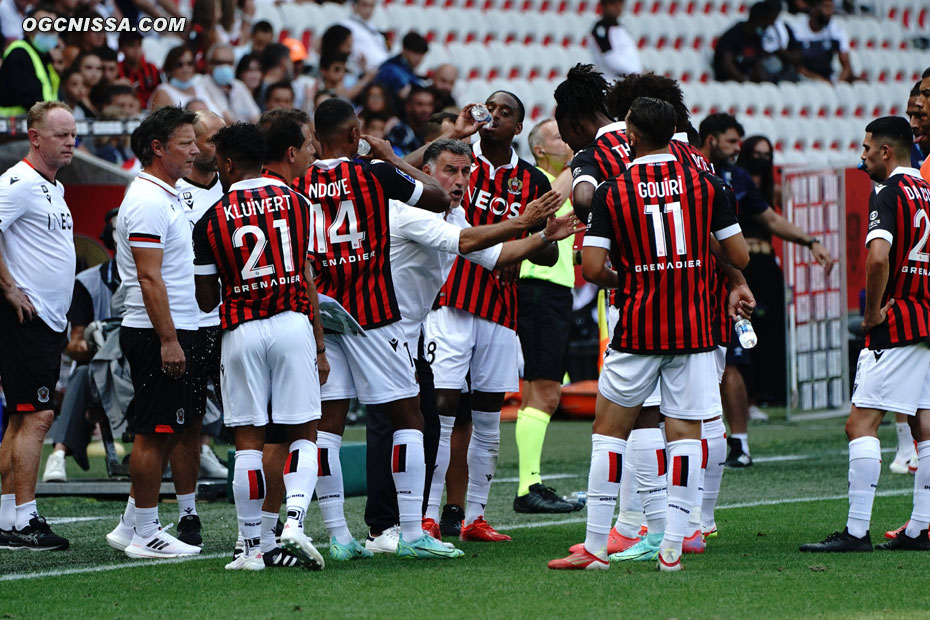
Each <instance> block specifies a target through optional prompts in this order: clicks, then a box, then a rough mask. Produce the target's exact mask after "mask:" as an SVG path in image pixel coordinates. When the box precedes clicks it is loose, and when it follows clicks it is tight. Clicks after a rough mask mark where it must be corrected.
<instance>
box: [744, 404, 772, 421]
mask: <svg viewBox="0 0 930 620" xmlns="http://www.w3.org/2000/svg"><path fill="white" fill-rule="evenodd" d="M749 419H750V420H752V421H753V422H768V421H769V414H767V413H766V412H764V411H762V410H761V409H759V408H758V407H756V406H755V405H752V406H751V407H750V408H749Z"/></svg>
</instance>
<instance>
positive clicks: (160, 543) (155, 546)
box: [125, 528, 200, 560]
mask: <svg viewBox="0 0 930 620" xmlns="http://www.w3.org/2000/svg"><path fill="white" fill-rule="evenodd" d="M125 553H126V555H128V556H129V557H131V558H146V559H154V560H160V559H167V558H180V557H186V556H191V555H198V554H199V553H200V547H195V546H193V545H188V544H187V543H183V542H181V541H180V540H178V539H177V538H175V537H174V536H172V535H171V534H169V533H168V532H166V531H165V530H163V529H162V528H158V529H157V530H155V533H154V534H152V535H151V536H149V537H148V538H142V537H141V536H139V535H138V534H133V536H132V542H131V543H129V546H128V547H126V551H125Z"/></svg>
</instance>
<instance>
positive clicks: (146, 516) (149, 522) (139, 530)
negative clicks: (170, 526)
mask: <svg viewBox="0 0 930 620" xmlns="http://www.w3.org/2000/svg"><path fill="white" fill-rule="evenodd" d="M159 527H161V524H160V523H159V521H158V506H155V507H153V508H138V507H136V536H138V537H139V538H148V537H150V536H152V535H153V534H154V533H155V532H157V531H158V528H159Z"/></svg>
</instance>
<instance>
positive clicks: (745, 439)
mask: <svg viewBox="0 0 930 620" xmlns="http://www.w3.org/2000/svg"><path fill="white" fill-rule="evenodd" d="M730 437H732V438H733V439H739V445H740V447H741V448H742V449H743V452H745V453H746V454H749V434H748V433H732V434H731V435H730Z"/></svg>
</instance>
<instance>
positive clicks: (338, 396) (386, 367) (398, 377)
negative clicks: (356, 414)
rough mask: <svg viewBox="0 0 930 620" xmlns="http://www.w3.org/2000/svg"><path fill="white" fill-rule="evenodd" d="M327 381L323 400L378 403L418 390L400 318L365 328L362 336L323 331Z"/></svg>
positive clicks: (407, 395) (388, 401)
mask: <svg viewBox="0 0 930 620" xmlns="http://www.w3.org/2000/svg"><path fill="white" fill-rule="evenodd" d="M325 341H326V359H327V360H329V368H330V370H329V380H327V381H326V383H324V384H323V387H322V390H321V391H322V397H323V401H330V400H346V399H349V398H358V400H359V402H360V403H362V404H363V405H381V404H384V403H392V402H394V401H396V400H402V399H404V398H412V397H414V396H417V395H418V394H419V393H420V386H419V384H418V383H417V373H416V369H415V368H414V365H413V355H412V353H413V352H414V351H416V343H414V345H413V347H414V348H413V349H412V350H411V348H410V344H408V342H407V339H406V337H405V336H404V330H403V327H402V326H401V324H400V322H399V321H396V322H394V323H390V324H389V325H385V326H383V327H376V328H374V329H367V330H365V335H364V336H362V335H352V334H326V336H325Z"/></svg>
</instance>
